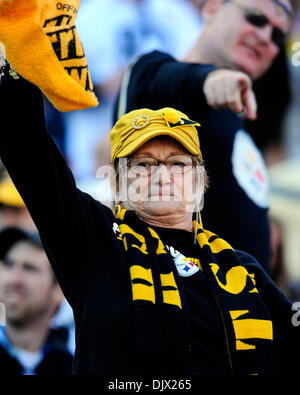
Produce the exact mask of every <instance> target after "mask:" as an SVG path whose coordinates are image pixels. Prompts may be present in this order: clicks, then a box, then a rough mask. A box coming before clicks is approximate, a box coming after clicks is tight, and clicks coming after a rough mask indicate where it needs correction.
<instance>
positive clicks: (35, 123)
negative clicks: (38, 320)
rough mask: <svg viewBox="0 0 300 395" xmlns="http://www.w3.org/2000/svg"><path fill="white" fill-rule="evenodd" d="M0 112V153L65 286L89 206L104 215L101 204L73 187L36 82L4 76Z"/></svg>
mask: <svg viewBox="0 0 300 395" xmlns="http://www.w3.org/2000/svg"><path fill="white" fill-rule="evenodd" d="M0 113H1V117H0V119H1V130H0V156H1V159H2V161H3V164H4V166H5V167H6V169H7V171H8V173H9V175H10V176H11V178H12V180H13V182H14V184H15V186H16V188H17V189H18V191H19V193H20V195H21V196H22V198H23V200H24V202H25V205H26V207H27V208H28V210H29V212H30V214H31V216H32V218H33V220H34V222H35V224H36V226H37V228H38V230H39V233H40V236H41V239H42V241H43V243H44V246H45V250H46V252H47V255H48V258H49V260H50V262H51V263H52V265H53V268H54V271H55V273H56V275H57V277H58V279H59V281H60V283H61V285H62V288H64V282H65V281H67V282H69V281H71V282H72V281H73V280H74V278H75V276H76V273H78V270H77V269H78V266H79V265H80V264H81V262H82V263H83V262H84V259H83V257H82V254H83V249H84V248H85V246H86V245H87V237H88V236H87V235H86V233H87V232H86V230H87V228H88V227H89V221H92V212H91V211H92V208H94V206H95V205H96V204H97V207H98V206H99V207H98V208H99V210H100V211H101V210H103V215H105V213H104V212H106V210H105V209H104V207H103V206H102V205H101V204H100V203H99V204H98V202H96V201H94V199H92V197H90V196H89V195H87V194H85V193H83V192H81V191H79V190H78V189H77V188H76V184H75V180H74V178H73V175H72V173H71V171H70V170H69V168H68V166H67V164H66V162H65V160H64V158H63V156H62V155H61V153H60V152H59V150H58V148H57V146H56V145H55V143H54V142H53V140H52V138H51V136H50V134H49V133H48V132H47V130H46V126H45V120H44V108H43V98H42V94H41V92H40V90H39V89H38V88H37V87H35V86H34V85H32V84H30V83H29V82H27V81H25V80H24V79H22V78H20V79H19V80H13V79H12V78H10V77H4V78H3V79H2V81H1V86H0ZM66 288H68V289H70V287H69V286H68V287H65V289H66ZM64 292H65V290H64ZM67 296H68V295H67ZM69 297H70V295H69Z"/></svg>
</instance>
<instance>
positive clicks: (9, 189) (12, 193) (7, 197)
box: [0, 174, 25, 207]
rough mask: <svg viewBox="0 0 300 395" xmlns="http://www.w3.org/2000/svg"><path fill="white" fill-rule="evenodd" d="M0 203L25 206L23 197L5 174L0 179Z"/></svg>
mask: <svg viewBox="0 0 300 395" xmlns="http://www.w3.org/2000/svg"><path fill="white" fill-rule="evenodd" d="M0 203H1V204H4V205H6V206H12V207H25V204H24V202H23V199H22V198H21V196H20V194H19V192H18V191H17V189H16V187H15V185H14V184H13V182H12V180H11V178H10V177H9V176H8V175H7V174H6V175H5V176H4V177H3V179H2V180H0Z"/></svg>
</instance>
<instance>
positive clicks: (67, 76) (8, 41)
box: [0, 0, 98, 111]
mask: <svg viewBox="0 0 300 395" xmlns="http://www.w3.org/2000/svg"><path fill="white" fill-rule="evenodd" d="M79 5H80V0H65V1H61V2H60V1H57V0H0V41H2V43H3V44H4V45H5V50H6V58H7V60H8V62H9V63H10V65H11V66H12V67H13V68H14V70H15V71H16V72H17V73H18V74H20V75H21V76H22V77H23V78H25V79H27V80H28V81H30V82H32V83H33V84H35V85H37V86H38V87H39V88H40V89H41V90H42V91H43V92H44V94H45V95H46V96H47V97H48V99H49V100H50V101H51V102H52V104H53V105H54V106H55V107H56V108H57V109H58V110H60V111H73V110H80V109H84V108H88V107H95V106H97V105H98V101H97V98H96V96H95V94H94V91H93V84H92V80H91V77H90V73H89V70H88V66H87V61H86V58H85V54H84V51H83V47H82V45H81V42H80V39H79V37H78V34H77V31H76V28H75V19H76V14H77V12H78V8H79Z"/></svg>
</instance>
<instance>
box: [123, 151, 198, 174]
mask: <svg viewBox="0 0 300 395" xmlns="http://www.w3.org/2000/svg"><path fill="white" fill-rule="evenodd" d="M161 163H163V164H164V165H165V166H166V167H167V169H168V170H169V172H170V173H172V174H185V173H188V172H189V171H191V170H192V168H193V167H195V166H196V165H197V164H198V163H199V160H198V158H197V157H193V156H190V155H172V156H169V157H168V158H167V159H166V160H164V161H161V160H160V161H159V160H157V159H156V158H153V157H150V156H139V157H136V158H132V159H129V160H128V163H127V166H128V168H129V170H130V172H131V173H132V174H138V175H140V176H148V175H150V174H153V173H154V172H155V171H156V170H157V168H158V166H159V165H160V164H161Z"/></svg>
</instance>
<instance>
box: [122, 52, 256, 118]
mask: <svg viewBox="0 0 300 395" xmlns="http://www.w3.org/2000/svg"><path fill="white" fill-rule="evenodd" d="M165 106H170V107H174V108H177V109H178V110H181V111H183V112H184V111H187V109H188V111H190V112H194V111H196V112H198V113H199V112H201V111H203V110H205V108H207V106H210V107H211V108H213V109H218V108H223V109H230V110H232V111H233V112H235V113H239V112H241V111H243V109H244V108H245V110H246V113H247V116H248V117H249V118H250V119H255V117H256V99H255V95H254V93H253V90H252V82H251V79H250V77H249V76H247V75H246V74H245V73H242V72H240V71H233V70H225V69H216V67H215V66H213V65H207V64H199V63H191V62H179V61H177V60H175V59H174V58H172V57H171V56H169V55H167V54H163V53H161V52H158V51H154V52H152V53H150V54H147V55H144V56H142V57H140V58H139V59H138V60H137V61H136V62H135V63H133V64H132V65H131V66H130V67H129V69H128V71H127V73H126V75H125V77H124V80H123V83H122V87H121V90H120V95H119V99H118V108H117V112H116V118H119V117H120V116H121V115H122V114H124V113H125V112H128V111H130V110H133V109H136V108H143V107H150V108H153V109H157V108H161V107H165ZM115 120H116V119H115Z"/></svg>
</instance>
